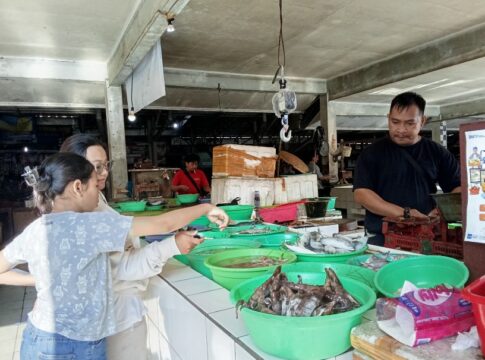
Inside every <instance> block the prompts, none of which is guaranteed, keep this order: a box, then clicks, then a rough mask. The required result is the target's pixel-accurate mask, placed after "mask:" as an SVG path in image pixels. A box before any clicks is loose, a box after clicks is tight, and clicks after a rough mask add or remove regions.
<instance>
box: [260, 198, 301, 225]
mask: <svg viewBox="0 0 485 360" xmlns="http://www.w3.org/2000/svg"><path fill="white" fill-rule="evenodd" d="M303 203H304V201H297V202H292V203H288V204H283V205H278V206H274V207H271V208H263V209H260V210H259V216H260V217H261V219H263V221H264V222H268V223H283V222H289V221H295V220H296V218H297V210H298V205H299V204H303Z"/></svg>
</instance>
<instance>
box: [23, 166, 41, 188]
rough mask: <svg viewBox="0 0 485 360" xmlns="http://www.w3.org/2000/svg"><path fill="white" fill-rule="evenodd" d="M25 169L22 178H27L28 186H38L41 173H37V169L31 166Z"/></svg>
mask: <svg viewBox="0 0 485 360" xmlns="http://www.w3.org/2000/svg"><path fill="white" fill-rule="evenodd" d="M24 169H25V172H24V173H23V174H22V176H23V177H24V178H25V182H26V183H27V185H29V186H34V185H37V183H38V182H39V173H38V172H37V167H35V168H33V169H31V168H30V166H26V167H25V168H24Z"/></svg>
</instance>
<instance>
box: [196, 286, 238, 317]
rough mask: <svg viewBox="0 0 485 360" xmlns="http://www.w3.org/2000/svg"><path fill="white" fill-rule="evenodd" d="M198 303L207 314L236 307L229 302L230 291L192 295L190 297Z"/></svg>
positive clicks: (214, 291)
mask: <svg viewBox="0 0 485 360" xmlns="http://www.w3.org/2000/svg"><path fill="white" fill-rule="evenodd" d="M188 298H189V299H191V300H192V301H193V302H194V303H196V304H197V305H198V306H199V307H200V308H202V310H203V311H205V312H206V313H209V314H210V313H212V312H215V311H220V310H227V309H231V308H233V307H234V305H232V304H231V302H230V301H229V291H227V290H226V289H219V290H213V291H208V292H204V293H201V294H196V295H191V296H189V297H188Z"/></svg>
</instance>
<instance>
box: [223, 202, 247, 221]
mask: <svg viewBox="0 0 485 360" xmlns="http://www.w3.org/2000/svg"><path fill="white" fill-rule="evenodd" d="M220 208H221V209H222V210H224V211H225V212H226V213H227V215H228V216H229V218H230V219H231V220H250V219H251V215H252V214H253V210H254V206H253V205H224V206H220Z"/></svg>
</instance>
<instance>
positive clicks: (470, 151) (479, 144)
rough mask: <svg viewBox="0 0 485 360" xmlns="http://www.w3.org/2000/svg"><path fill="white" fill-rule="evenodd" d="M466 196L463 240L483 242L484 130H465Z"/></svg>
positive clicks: (484, 233)
mask: <svg viewBox="0 0 485 360" xmlns="http://www.w3.org/2000/svg"><path fill="white" fill-rule="evenodd" d="M465 138H466V167H467V184H466V186H467V196H468V205H467V209H466V213H467V218H466V219H467V220H466V235H465V241H472V242H479V243H485V130H474V131H467V132H465Z"/></svg>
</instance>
